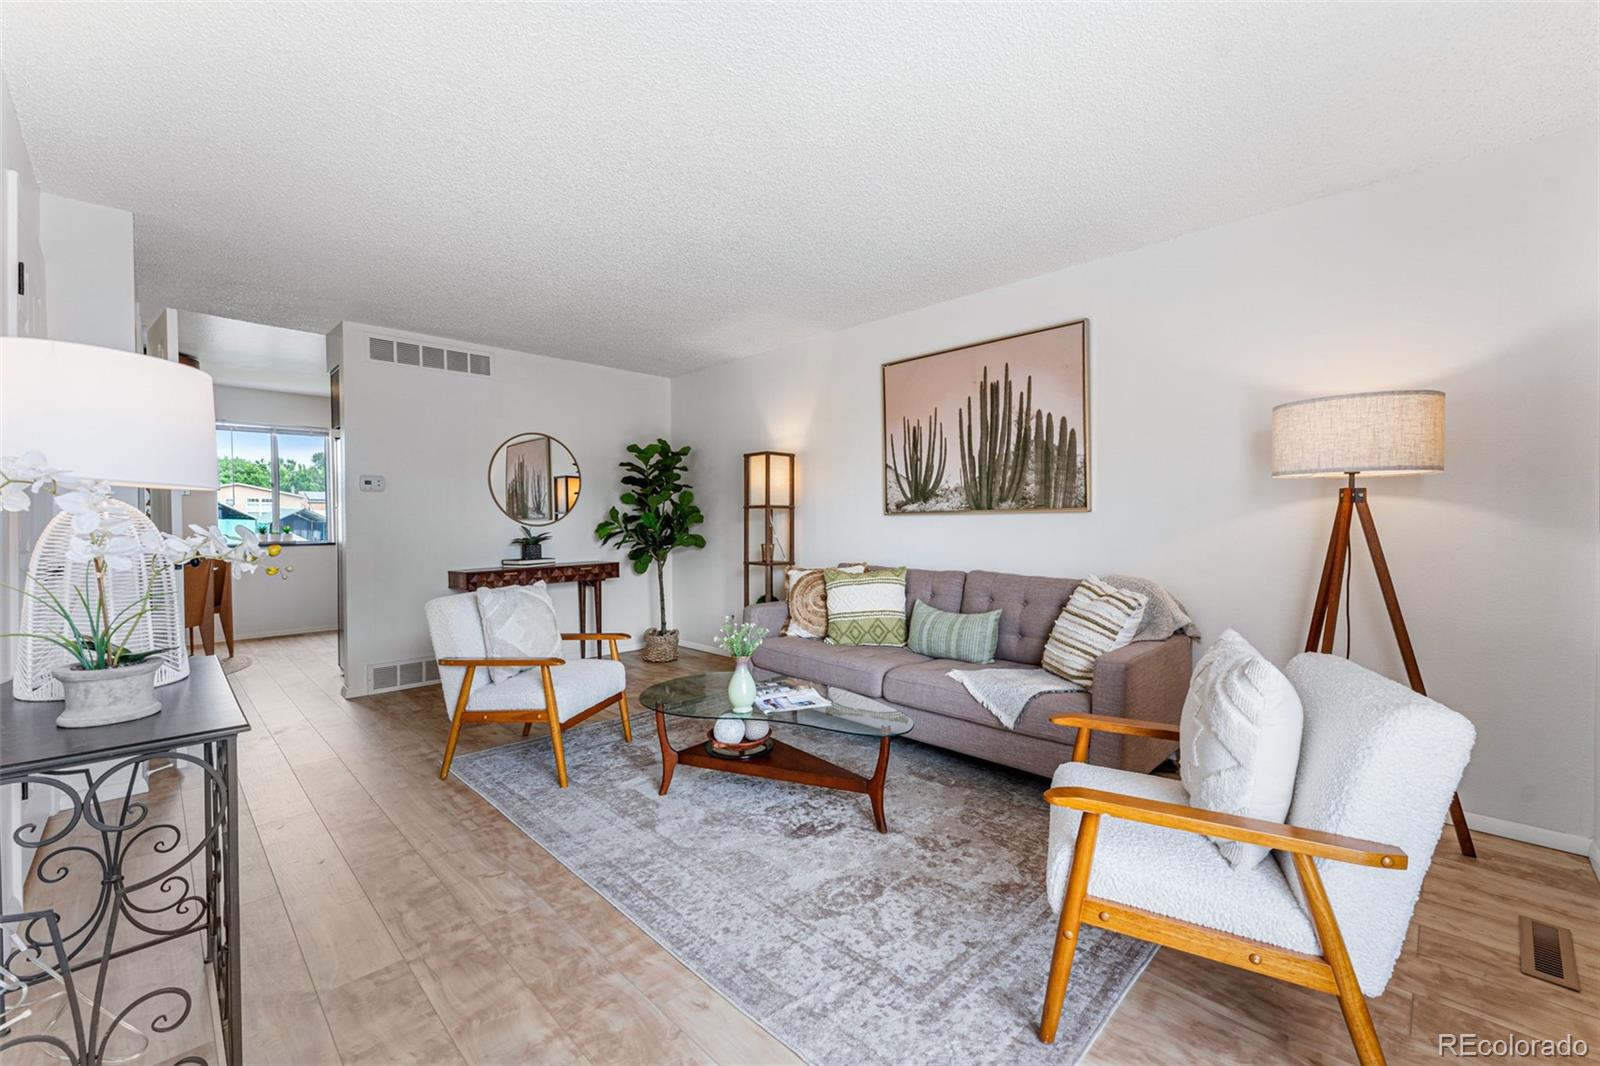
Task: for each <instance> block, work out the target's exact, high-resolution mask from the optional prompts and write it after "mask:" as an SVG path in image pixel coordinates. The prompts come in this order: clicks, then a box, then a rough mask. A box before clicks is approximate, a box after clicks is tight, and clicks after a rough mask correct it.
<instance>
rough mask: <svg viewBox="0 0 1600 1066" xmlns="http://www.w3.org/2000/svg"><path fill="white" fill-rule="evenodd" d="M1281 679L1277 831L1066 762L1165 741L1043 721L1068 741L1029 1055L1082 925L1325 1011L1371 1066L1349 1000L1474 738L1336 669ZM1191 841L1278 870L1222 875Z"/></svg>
mask: <svg viewBox="0 0 1600 1066" xmlns="http://www.w3.org/2000/svg"><path fill="white" fill-rule="evenodd" d="M1284 673H1285V674H1286V675H1287V677H1288V678H1289V680H1290V682H1291V683H1292V684H1293V685H1294V687H1295V691H1296V692H1297V693H1298V694H1299V696H1300V701H1301V704H1302V705H1303V707H1304V709H1305V726H1304V730H1303V732H1302V734H1301V741H1300V766H1299V769H1298V772H1297V774H1296V777H1295V788H1294V799H1293V801H1292V803H1291V805H1290V808H1289V815H1288V818H1287V823H1288V824H1279V823H1276V822H1267V821H1260V820H1258V819H1253V818H1239V817H1235V816H1232V815H1225V814H1218V813H1215V812H1213V811H1209V810H1202V809H1199V808H1195V807H1191V806H1189V805H1188V802H1189V800H1188V796H1187V794H1186V793H1185V791H1184V788H1183V785H1182V784H1181V783H1180V782H1178V781H1175V780H1170V779H1167V778H1159V777H1148V776H1145V775H1141V774H1135V773H1130V772H1128V771H1126V770H1117V769H1112V768H1110V767H1105V766H1094V765H1090V764H1089V763H1086V762H1084V761H1083V760H1084V759H1085V758H1086V757H1087V755H1088V750H1089V737H1090V735H1091V734H1092V732H1094V731H1096V730H1099V731H1104V732H1116V733H1123V734H1127V735H1132V736H1141V737H1161V738H1165V739H1171V740H1176V739H1177V737H1178V734H1177V731H1175V730H1174V729H1173V728H1172V727H1171V726H1169V725H1167V724H1165V723H1161V722H1142V721H1138V720H1135V719H1129V718H1120V717H1118V718H1112V717H1106V718H1101V717H1100V716H1096V715H1061V716H1059V717H1056V718H1053V719H1051V720H1052V721H1053V722H1055V723H1056V724H1058V725H1063V726H1071V727H1074V728H1076V729H1077V730H1078V734H1077V738H1076V741H1075V744H1074V748H1073V761H1072V762H1070V763H1065V764H1063V765H1062V766H1061V768H1060V769H1059V770H1057V771H1056V774H1055V778H1054V780H1053V781H1052V784H1053V785H1054V786H1055V787H1053V788H1051V789H1050V790H1049V791H1048V792H1046V793H1045V798H1046V799H1047V800H1048V801H1049V802H1050V804H1051V805H1052V806H1051V808H1050V858H1049V866H1048V869H1047V874H1046V885H1047V891H1048V893H1049V898H1050V902H1051V906H1052V907H1055V908H1057V909H1059V911H1060V915H1061V918H1060V923H1059V927H1058V931H1057V938H1056V945H1055V953H1054V956H1053V958H1052V960H1051V963H1050V981H1049V984H1048V986H1047V989H1046V992H1045V1002H1044V1015H1043V1017H1042V1018H1041V1020H1040V1023H1039V1039H1041V1040H1043V1041H1045V1042H1046V1043H1048V1042H1050V1041H1053V1040H1054V1039H1055V1034H1056V1026H1057V1023H1058V1022H1059V1020H1060V1016H1061V1007H1062V1003H1063V1000H1064V999H1065V997H1066V993H1067V981H1068V979H1069V977H1070V976H1071V972H1072V959H1073V954H1074V952H1075V950H1076V947H1077V940H1078V930H1079V928H1080V926H1082V925H1093V926H1099V927H1101V928H1103V929H1111V930H1113V931H1115V932H1118V933H1123V934H1126V935H1128V936H1133V937H1137V938H1139V939H1141V940H1147V941H1151V942H1153V943H1157V944H1161V945H1163V946H1164V947H1171V948H1177V949H1178V950H1180V951H1187V952H1189V953H1191V954H1194V955H1200V956H1202V957H1204V958H1208V959H1212V960H1215V961H1217V962H1225V963H1228V964H1229V965H1231V966H1237V967H1239V968H1240V969H1244V970H1254V971H1256V972H1258V973H1264V974H1266V975H1268V976H1270V977H1275V978H1277V979H1278V980H1281V981H1288V982H1291V983H1293V984H1297V985H1301V986H1304V987H1306V988H1311V989H1315V990H1317V991H1321V992H1327V993H1331V994H1332V995H1335V996H1337V997H1338V998H1339V1006H1340V1009H1341V1010H1342V1011H1343V1013H1344V1020H1345V1025H1346V1026H1347V1027H1348V1028H1349V1030H1350V1037H1351V1039H1352V1040H1353V1041H1354V1043H1355V1049H1356V1055H1357V1057H1358V1058H1359V1059H1360V1061H1361V1062H1363V1063H1381V1062H1383V1061H1384V1060H1383V1048H1382V1046H1381V1045H1380V1044H1379V1042H1378V1036H1377V1033H1376V1031H1375V1030H1374V1029H1373V1027H1372V1018H1371V1016H1370V1015H1369V1014H1368V1013H1367V1004H1366V1000H1365V999H1363V998H1362V997H1363V995H1367V996H1378V995H1381V994H1382V993H1383V990H1384V988H1385V987H1386V986H1387V985H1388V983H1389V977H1390V974H1391V973H1393V971H1394V964H1395V960H1396V959H1398V958H1399V956H1400V949H1401V948H1402V946H1403V945H1404V943H1405V938H1406V931H1407V928H1408V927H1409V925H1410V922H1411V912H1412V910H1413V909H1414V908H1415V907H1416V903H1417V896H1418V893H1420V892H1421V890H1422V879H1423V877H1424V876H1425V875H1426V874H1427V872H1428V864H1429V862H1430V861H1431V860H1432V858H1433V851H1434V846H1435V845H1436V844H1437V843H1438V840H1439V836H1440V833H1441V832H1442V831H1443V828H1444V825H1445V821H1446V815H1447V813H1448V811H1449V807H1450V801H1451V798H1452V797H1453V796H1454V795H1455V790H1456V785H1457V783H1458V782H1459V781H1460V780H1461V774H1462V771H1463V770H1465V768H1466V765H1467V758H1468V756H1469V755H1470V754H1471V751H1472V742H1473V739H1474V731H1473V728H1472V724H1471V723H1470V722H1468V721H1467V720H1466V719H1465V718H1463V717H1462V716H1461V715H1459V714H1457V713H1456V712H1455V711H1452V710H1450V709H1449V708H1448V707H1445V706H1443V705H1441V704H1438V703H1435V702H1434V701H1433V700H1430V699H1428V698H1427V697H1426V696H1421V695H1418V694H1417V693H1415V692H1413V691H1411V690H1410V689H1409V688H1406V687H1404V686H1402V685H1398V684H1395V683H1394V682H1393V681H1390V680H1389V679H1388V678H1385V677H1382V676H1380V675H1378V674H1375V673H1373V672H1372V671H1370V670H1366V669H1363V668H1362V667H1360V666H1357V665H1355V664H1354V663H1351V662H1349V661H1347V660H1345V659H1340V658H1336V657H1334V656H1331V655H1317V654H1311V653H1307V654H1304V655H1299V656H1296V657H1295V658H1294V660H1292V661H1291V662H1290V663H1289V665H1288V667H1287V669H1286V670H1285V671H1284ZM1102 820H1104V823H1105V824H1104V825H1102V824H1101V823H1102ZM1208 837H1224V838H1227V839H1230V840H1239V841H1244V842H1246V843H1251V844H1262V845H1265V846H1267V847H1269V848H1273V849H1275V856H1274V857H1275V858H1276V859H1277V861H1276V862H1271V861H1263V862H1261V863H1260V864H1258V865H1256V866H1255V867H1254V868H1252V869H1235V868H1234V867H1233V866H1231V865H1230V864H1229V863H1228V861H1227V860H1226V859H1225V858H1223V856H1222V853H1221V852H1220V851H1219V850H1218V849H1217V847H1216V845H1215V844H1213V843H1212V842H1211V840H1210V839H1208ZM1375 839H1382V840H1385V841H1388V842H1389V843H1383V844H1379V843H1375V842H1374V840H1375ZM1335 915H1337V918H1335Z"/></svg>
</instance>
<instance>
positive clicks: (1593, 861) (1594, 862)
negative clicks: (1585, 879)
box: [1589, 840, 1600, 881]
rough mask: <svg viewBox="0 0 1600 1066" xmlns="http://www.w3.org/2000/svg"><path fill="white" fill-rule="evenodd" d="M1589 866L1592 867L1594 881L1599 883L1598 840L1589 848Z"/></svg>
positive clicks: (1599, 845)
mask: <svg viewBox="0 0 1600 1066" xmlns="http://www.w3.org/2000/svg"><path fill="white" fill-rule="evenodd" d="M1589 865H1590V866H1592V867H1594V879H1595V880H1596V881H1600V840H1597V841H1595V842H1594V844H1593V846H1591V847H1590V848H1589Z"/></svg>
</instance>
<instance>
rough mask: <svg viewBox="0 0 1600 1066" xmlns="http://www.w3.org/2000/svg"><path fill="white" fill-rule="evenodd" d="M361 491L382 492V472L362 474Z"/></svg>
mask: <svg viewBox="0 0 1600 1066" xmlns="http://www.w3.org/2000/svg"><path fill="white" fill-rule="evenodd" d="M361 491H362V492H382V491H383V475H382V474H362V475H361Z"/></svg>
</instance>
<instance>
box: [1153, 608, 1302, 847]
mask: <svg viewBox="0 0 1600 1066" xmlns="http://www.w3.org/2000/svg"><path fill="white" fill-rule="evenodd" d="M1304 721H1305V717H1304V711H1303V710H1302V708H1301V706H1300V696H1299V695H1298V694H1297V693H1296V692H1295V690H1294V686H1293V685H1291V684H1290V683H1289V679H1288V678H1287V677H1284V676H1283V673H1282V672H1281V671H1279V669H1278V668H1277V667H1276V666H1273V665H1272V664H1271V663H1270V662H1268V661H1267V660H1266V658H1265V657H1263V656H1262V654H1261V653H1260V652H1258V651H1256V650H1255V648H1253V647H1251V646H1250V643H1249V642H1248V641H1246V640H1245V639H1244V638H1243V637H1241V636H1240V635H1239V634H1238V633H1235V632H1234V631H1233V630H1231V629H1230V630H1228V631H1226V632H1225V633H1223V634H1222V636H1220V637H1218V638H1217V642H1216V643H1215V644H1213V645H1212V646H1211V647H1210V648H1209V649H1208V650H1207V651H1206V653H1205V654H1204V655H1202V656H1201V657H1200V662H1199V663H1198V664H1197V665H1196V666H1195V670H1194V678H1193V679H1192V680H1191V681H1190V682H1189V696H1188V698H1187V699H1185V700H1184V702H1183V718H1182V720H1181V721H1180V722H1179V724H1178V746H1179V750H1180V752H1181V753H1182V759H1181V761H1180V763H1179V766H1178V772H1179V776H1181V777H1182V778H1183V786H1184V788H1186V789H1187V790H1188V791H1189V803H1190V804H1191V805H1192V806H1195V807H1202V808H1204V809H1205V810H1208V811H1216V812H1217V813H1219V814H1234V815H1239V816H1240V817H1244V818H1262V819H1265V820H1267V821H1270V822H1281V821H1283V820H1284V818H1285V817H1287V816H1288V814H1289V804H1290V802H1291V801H1292V800H1293V799H1294V781H1295V774H1296V772H1297V771H1298V770H1299V768H1300V730H1301V727H1302V725H1304ZM1211 839H1212V840H1213V841H1214V842H1215V843H1216V845H1217V849H1218V850H1219V851H1221V852H1222V856H1223V858H1225V859H1227V860H1228V862H1230V863H1231V864H1232V865H1233V866H1234V868H1235V869H1241V870H1248V869H1250V868H1252V867H1254V866H1255V865H1256V864H1257V863H1259V862H1260V861H1261V860H1262V859H1264V858H1266V857H1267V854H1268V849H1267V848H1265V847H1262V846H1261V845H1260V844H1245V843H1242V842H1240V841H1237V840H1219V839H1217V838H1216V837H1212V838H1211Z"/></svg>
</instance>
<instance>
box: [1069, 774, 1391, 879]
mask: <svg viewBox="0 0 1600 1066" xmlns="http://www.w3.org/2000/svg"><path fill="white" fill-rule="evenodd" d="M1044 798H1045V799H1046V800H1047V801H1048V802H1050V803H1053V804H1055V805H1056V806H1057V807H1070V808H1072V809H1073V810H1078V811H1086V812H1088V813H1090V814H1109V815H1111V816H1112V817H1113V818H1126V819H1128V820H1129V821H1132V822H1144V823H1145V824H1146V825H1159V826H1164V827H1166V828H1168V829H1181V830H1183V831H1184V832H1187V833H1202V834H1204V835H1206V836H1213V837H1226V838H1227V839H1229V840H1241V841H1243V842H1244V843H1246V844H1260V845H1262V846H1264V847H1268V848H1276V849H1278V850H1279V851H1289V852H1296V853H1298V854H1301V855H1311V856H1314V857H1316V858H1319V859H1337V860H1338V861H1339V862H1349V863H1355V864H1356V865H1358V866H1380V867H1383V868H1384V869H1386V870H1404V869H1405V868H1406V853H1405V852H1403V851H1401V850H1400V849H1399V848H1396V847H1393V846H1391V845H1389V844H1379V843H1377V842H1376V841H1372V840H1360V839H1357V838H1356V837H1345V836H1338V835H1337V834H1334V833H1323V832H1320V831H1318V830H1316V829H1302V828H1300V827H1299V826H1293V825H1284V824H1282V823H1280V822H1267V821H1262V820H1261V819H1259V818H1240V817H1239V816H1237V815H1233V814H1219V813H1217V812H1216V811H1207V810H1202V809H1201V808H1199V807H1185V806H1183V805H1181V804H1177V803H1163V802H1161V801H1160V800H1152V799H1144V798H1142V797H1139V796H1126V795H1122V794H1121V793H1117V792H1102V791H1100V790H1099V789H1093V788H1052V789H1050V790H1049V791H1047V792H1046V793H1045V794H1044Z"/></svg>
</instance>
